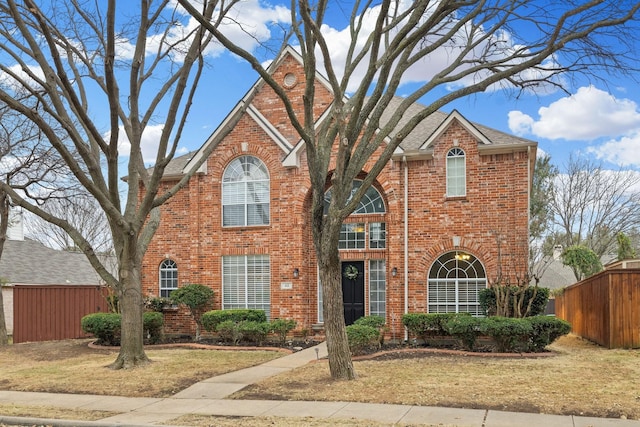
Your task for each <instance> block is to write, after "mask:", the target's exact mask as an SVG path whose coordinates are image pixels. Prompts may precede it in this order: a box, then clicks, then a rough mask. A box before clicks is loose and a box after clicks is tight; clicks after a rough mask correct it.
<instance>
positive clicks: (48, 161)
mask: <svg viewBox="0 0 640 427" xmlns="http://www.w3.org/2000/svg"><path fill="white" fill-rule="evenodd" d="M42 138H43V135H42V133H41V132H40V130H39V129H38V128H37V127H36V126H34V125H33V123H31V122H30V121H28V120H26V118H25V117H23V116H21V115H19V114H15V113H14V112H13V111H11V110H10V109H8V108H5V107H4V106H2V107H1V108H0V182H1V183H3V184H6V185H7V186H9V187H12V188H17V189H21V192H24V191H25V189H27V188H30V189H31V190H34V189H37V194H39V195H38V196H36V195H35V194H34V198H35V199H36V200H42V197H46V195H47V194H48V195H51V194H52V192H51V191H49V189H50V188H51V186H52V185H53V186H54V187H57V186H58V185H59V184H57V183H56V181H57V180H58V177H60V176H62V175H66V173H64V170H65V168H64V163H63V162H62V161H61V160H60V157H58V156H56V155H55V153H52V150H51V148H49V147H47V146H46V145H45V144H43V141H42ZM11 204H12V203H11V197H10V195H9V194H8V193H7V192H6V191H5V187H0V258H1V257H2V253H3V251H4V244H5V242H6V240H7V230H8V228H9V225H10V222H11V220H12V218H11ZM0 280H2V278H0ZM7 343H8V336H7V325H6V322H5V317H4V301H3V296H2V292H1V289H0V345H6V344H7Z"/></svg>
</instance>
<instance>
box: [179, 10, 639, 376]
mask: <svg viewBox="0 0 640 427" xmlns="http://www.w3.org/2000/svg"><path fill="white" fill-rule="evenodd" d="M179 2H180V4H181V5H182V6H183V7H185V8H186V9H187V10H188V11H189V12H190V13H191V14H192V15H193V16H195V17H197V18H198V20H199V22H200V23H201V24H203V25H205V26H206V27H207V29H208V30H209V31H210V32H211V33H212V34H214V35H215V37H216V39H217V40H218V41H219V42H220V43H222V44H223V45H224V46H226V47H227V48H228V49H229V50H231V51H232V52H233V53H235V54H237V55H238V56H240V57H242V58H244V59H245V60H246V61H248V62H249V63H250V64H251V66H252V67H253V68H254V69H255V70H256V71H257V72H258V73H259V75H260V77H261V78H262V79H263V80H264V81H265V82H266V84H268V85H269V86H270V87H271V88H273V90H274V91H275V92H276V93H277V94H278V96H279V97H280V99H281V100H282V103H283V104H284V107H285V108H286V111H287V112H288V114H289V119H290V121H291V123H292V125H293V126H294V127H295V129H296V131H297V132H298V133H299V135H300V138H301V139H302V140H303V141H304V144H305V148H306V155H307V163H308V167H309V173H310V179H311V187H312V193H313V194H312V208H311V210H312V212H311V216H312V229H313V239H314V244H315V251H316V254H317V260H318V264H319V270H320V280H321V281H322V285H323V304H324V307H323V308H324V316H325V317H324V318H325V331H326V337H327V347H328V351H329V365H330V371H331V375H332V377H333V378H344V379H352V378H354V377H355V372H354V370H353V364H352V362H351V357H350V354H349V347H348V343H347V337H346V333H345V325H344V319H343V308H342V293H341V286H340V277H341V271H340V259H339V253H338V240H339V235H340V228H341V225H342V222H343V220H344V219H345V218H346V217H347V216H348V215H349V214H350V213H351V212H352V211H353V210H354V208H355V207H356V206H358V203H359V201H360V199H361V198H362V196H363V195H364V194H365V192H366V191H367V189H368V188H369V187H370V185H371V184H372V182H373V181H374V180H375V179H376V176H377V175H378V174H379V173H380V171H381V170H382V168H383V167H384V166H385V164H386V163H387V162H388V161H389V159H390V158H391V155H392V154H393V152H394V150H396V148H397V147H398V145H399V144H400V142H401V141H402V140H403V138H404V137H405V136H406V135H408V134H409V132H411V130H412V129H414V128H415V127H416V125H417V124H418V123H420V122H421V121H422V120H423V119H424V118H425V117H427V116H429V115H430V114H432V113H434V112H435V111H437V110H438V109H440V108H442V107H444V106H445V105H447V104H448V103H450V102H451V101H453V100H455V99H458V98H461V97H465V96H468V95H471V94H474V93H478V92H482V91H485V90H488V89H494V88H498V87H503V88H510V89H515V90H516V91H517V90H536V89H537V88H540V87H548V86H549V85H551V86H554V85H559V82H560V80H559V79H558V77H559V76H560V75H562V74H564V73H567V72H570V71H581V72H584V73H597V70H598V69H601V68H602V67H603V66H619V67H620V69H624V67H622V65H623V64H624V65H625V66H628V64H626V62H630V61H631V60H632V58H633V54H632V52H631V51H630V50H628V49H631V47H630V45H629V40H631V39H630V37H633V28H632V26H631V25H630V23H631V21H632V20H633V19H634V18H635V16H636V13H637V11H638V8H639V7H640V5H639V4H637V3H635V2H630V1H622V2H619V1H615V2H614V1H612V0H610V1H587V2H584V1H579V2H578V1H571V0H570V1H566V2H562V3H561V4H560V3H558V4H555V5H553V6H550V5H549V4H547V3H544V4H543V3H541V4H532V3H531V2H520V1H506V0H493V1H477V2H476V1H474V2H466V1H437V2H434V1H429V0H417V1H414V2H403V1H380V2H371V1H365V2H362V1H357V0H356V1H354V2H353V7H352V9H351V12H350V13H349V12H347V13H344V11H343V9H340V11H341V12H342V13H343V14H345V15H348V17H347V18H346V19H347V20H348V23H347V31H348V32H349V34H350V36H351V39H350V40H349V41H347V42H346V44H343V45H341V46H339V50H340V52H346V55H345V57H344V59H343V58H342V57H341V59H340V62H338V61H335V60H334V59H332V58H333V57H334V56H335V52H336V50H334V49H332V46H331V45H330V39H329V38H327V37H326V36H325V34H324V33H323V28H324V24H325V18H326V17H327V16H328V15H329V13H330V12H331V11H330V10H329V9H330V7H331V6H332V5H333V4H332V2H329V1H326V0H320V1H317V2H309V1H307V0H299V1H295V2H294V1H292V2H291V7H292V10H291V16H292V19H291V21H292V25H291V27H290V29H289V30H290V33H289V34H290V36H291V38H290V39H287V40H285V42H290V43H293V44H296V45H297V46H298V50H299V52H300V54H301V56H302V58H303V62H304V67H305V72H306V81H305V84H306V86H305V89H304V95H303V97H302V99H303V110H304V111H302V112H300V113H298V112H297V111H296V109H295V108H294V105H295V103H294V101H295V102H298V100H292V99H289V98H288V97H287V94H286V92H285V91H284V90H283V88H282V87H281V86H280V84H279V82H277V81H275V80H274V79H273V78H272V77H271V76H270V75H269V73H268V72H267V70H266V69H265V68H264V67H263V65H262V63H261V62H260V61H259V60H258V59H257V58H256V57H254V56H252V55H251V53H249V52H247V51H246V50H244V49H242V48H241V47H240V46H238V45H237V44H234V43H233V42H232V41H231V40H229V39H228V38H227V37H225V36H224V34H222V33H221V32H220V31H219V29H217V28H215V26H214V25H210V24H209V22H208V20H207V19H206V17H203V16H202V14H201V13H200V12H199V11H198V10H197V9H196V8H195V7H194V6H193V4H192V2H191V1H189V0H179ZM208 3H209V2H207V1H206V0H205V1H204V4H205V5H206V4H208ZM333 12H337V11H336V10H333ZM523 28H531V29H532V31H530V32H527V31H522V29H523ZM511 36H513V37H517V38H518V40H517V42H516V41H514V40H513V39H512V38H511ZM527 36H530V37H531V38H527ZM611 46H620V49H619V50H618V51H617V53H616V52H613V51H610V50H608V47H611ZM443 57H444V58H446V60H444V61H441V60H440V59H441V58H443ZM425 62H430V63H439V64H441V66H440V68H439V69H438V70H435V71H434V72H433V73H431V74H429V75H427V76H424V75H423V76H420V77H416V74H417V73H414V74H413V75H411V73H412V72H413V71H415V70H416V69H417V67H418V66H419V65H420V64H424V63H425ZM320 66H321V67H322V68H323V69H324V73H325V74H326V78H327V80H328V82H329V85H330V87H331V89H332V91H333V96H334V101H333V103H332V104H331V105H330V106H329V107H328V110H327V111H323V112H322V117H323V120H318V118H319V117H318V113H317V112H316V111H314V107H315V102H314V101H315V86H314V82H315V79H316V77H317V73H318V68H320ZM425 77H426V78H425ZM407 79H410V80H412V81H413V82H415V81H416V80H420V79H422V82H421V83H416V84H415V86H413V88H412V89H405V91H404V93H407V92H409V93H408V95H407V96H406V98H405V99H404V101H403V102H402V103H401V104H400V105H399V107H398V108H397V109H396V110H395V111H393V112H392V113H391V114H390V112H389V111H387V108H386V107H387V105H388V104H389V101H390V100H391V99H392V97H393V96H395V95H396V93H397V92H398V88H399V87H400V85H401V83H403V82H404V81H405V80H407ZM441 89H444V94H443V95H442V93H443V92H439V90H441ZM347 95H349V96H347ZM429 95H430V96H429ZM419 99H422V100H425V99H426V100H427V105H426V108H424V109H423V110H421V111H420V112H418V113H417V114H415V115H413V116H406V114H407V111H408V109H409V107H410V106H411V105H412V104H414V103H415V102H416V101H418V100H419ZM401 119H404V120H403V122H402V125H399V123H400V120H401ZM392 131H393V133H392ZM390 135H393V136H390ZM333 160H335V161H333ZM365 164H367V169H366V170H367V171H368V174H367V175H366V177H365V178H364V180H363V182H362V185H361V186H360V188H359V189H358V190H357V191H356V192H355V194H352V191H351V190H352V183H353V180H354V179H355V178H356V176H358V175H359V174H361V173H362V171H363V170H364V166H365ZM329 186H330V187H331V196H332V197H331V202H330V207H329V209H328V211H327V213H326V215H325V212H324V210H323V204H324V200H325V192H326V191H327V189H328V187H329Z"/></svg>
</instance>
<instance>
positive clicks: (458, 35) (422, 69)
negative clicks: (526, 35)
mask: <svg viewBox="0 0 640 427" xmlns="http://www.w3.org/2000/svg"><path fill="white" fill-rule="evenodd" d="M395 4H397V7H398V8H399V10H400V12H403V11H405V10H407V9H409V8H410V7H412V5H413V2H412V1H408V0H401V1H399V2H397V3H395ZM438 6H439V4H438V2H434V4H433V5H431V6H429V9H427V11H426V13H425V14H424V16H423V18H422V19H423V20H427V19H429V17H430V15H431V13H432V11H434V10H435V9H436V8H437V7H438ZM380 9H381V7H380V6H375V7H372V8H369V9H367V10H366V11H365V12H364V13H363V14H362V16H363V18H362V21H361V22H362V28H361V29H360V31H359V32H358V34H357V37H358V40H357V41H356V44H355V45H356V49H355V52H356V54H357V53H358V51H359V50H361V49H362V47H363V46H364V45H365V42H366V41H367V38H368V37H369V36H370V34H371V32H372V31H373V30H374V28H375V23H376V20H377V18H378V14H379V13H380ZM447 19H449V20H448V21H447V20H443V21H441V23H440V25H441V27H440V28H433V29H432V35H430V36H427V37H426V38H425V40H424V41H423V43H425V44H428V43H430V42H432V43H434V44H435V43H436V41H437V42H440V41H441V40H442V34H447V33H448V32H449V31H451V30H452V29H453V28H454V27H455V26H456V25H458V24H459V21H458V20H457V19H456V18H455V17H453V16H450V17H448V18H447ZM351 31H352V28H351V27H349V26H346V27H345V28H343V29H339V28H332V27H330V26H328V25H323V27H322V33H323V35H324V37H325V38H326V40H327V44H328V46H329V51H330V52H331V63H332V66H333V69H334V71H335V72H336V74H337V76H338V78H341V77H342V76H343V74H344V70H345V66H346V64H345V62H346V58H347V53H348V49H349V45H350V44H351ZM395 33H397V30H395ZM389 36H390V37H393V36H394V32H393V31H391V32H389ZM470 37H471V38H473V39H474V43H477V45H476V46H475V47H474V49H472V51H471V52H468V53H466V54H465V57H464V61H465V63H461V64H460V65H459V66H458V67H457V68H456V69H455V70H451V71H449V73H448V75H449V76H451V75H455V74H461V77H460V78H458V79H457V80H455V81H452V82H449V83H447V84H446V89H447V90H455V89H459V88H461V87H466V86H469V85H472V84H475V83H477V82H478V81H481V80H483V79H485V78H486V77H487V76H488V75H489V74H490V71H488V70H480V71H478V72H474V73H469V74H466V73H465V69H468V68H470V67H473V66H476V65H478V62H477V61H476V59H477V58H481V57H482V58H485V59H495V60H503V59H504V58H508V57H511V58H512V59H511V60H510V62H509V65H507V66H513V65H515V64H516V63H518V62H520V61H521V60H518V59H517V58H518V57H522V56H526V55H527V54H529V53H530V52H528V50H526V49H524V50H523V46H521V45H518V44H517V42H516V41H515V40H514V38H513V37H512V34H511V33H509V32H508V31H506V30H500V31H497V32H495V33H493V34H487V33H486V32H483V29H482V27H479V26H475V25H473V24H472V23H466V24H464V25H462V26H461V28H459V29H457V30H456V32H455V34H454V35H453V36H452V37H451V38H450V39H449V40H448V41H447V42H445V43H443V44H442V46H440V47H438V48H437V49H435V50H434V51H433V52H431V53H430V54H428V55H427V56H425V57H424V58H422V59H421V60H419V61H418V62H416V63H415V64H414V65H412V66H411V67H410V68H409V69H408V70H407V71H406V72H405V73H404V75H403V76H402V84H409V83H424V82H427V81H429V80H431V79H432V78H434V77H435V76H436V74H437V73H440V72H442V70H444V69H446V68H447V67H449V66H450V65H451V64H452V61H454V60H456V61H457V60H458V59H459V57H460V56H461V55H462V53H463V52H464V50H465V49H466V48H468V46H469V45H470V44H471V42H470V41H469V38H470ZM383 54H384V51H382V52H381V53H380V55H383ZM317 57H318V64H319V67H323V63H322V62H323V58H322V57H321V55H320V52H319V51H318V52H317ZM368 58H369V56H368V55H365V59H368ZM514 58H515V59H514ZM557 68H558V64H557V62H556V59H555V58H554V57H553V56H550V57H549V58H547V60H546V61H544V62H543V63H542V64H540V65H539V66H538V67H536V68H530V69H527V70H524V71H522V72H521V73H519V74H518V75H516V76H513V77H512V79H513V80H520V81H529V80H533V81H539V82H541V83H539V84H538V85H537V87H535V92H536V93H550V92H552V91H555V90H556V87H555V86H552V85H548V84H546V83H544V80H545V79H547V78H551V79H554V80H555V81H556V82H558V81H560V77H557V76H556V77H550V76H551V75H552V74H553V73H554V71H553V70H555V69H557ZM321 69H323V68H321ZM365 72H366V65H359V66H358V67H357V68H356V69H355V71H354V72H353V75H352V77H351V78H350V81H349V85H348V91H349V92H353V91H354V90H355V89H356V88H357V87H358V85H359V84H360V82H361V80H362V77H363V76H364V73H365ZM505 87H508V88H512V87H513V85H512V84H511V83H509V82H506V81H502V82H498V83H496V84H494V85H491V86H490V87H489V88H488V89H487V91H495V90H498V89H501V88H505Z"/></svg>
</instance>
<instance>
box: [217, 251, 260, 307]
mask: <svg viewBox="0 0 640 427" xmlns="http://www.w3.org/2000/svg"><path fill="white" fill-rule="evenodd" d="M232 308H251V309H259V310H264V312H265V313H266V315H267V318H269V315H270V311H271V267H270V260H269V255H240V256H223V257H222V309H223V310H225V309H232Z"/></svg>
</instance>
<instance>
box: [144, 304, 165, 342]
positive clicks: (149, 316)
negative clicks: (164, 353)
mask: <svg viewBox="0 0 640 427" xmlns="http://www.w3.org/2000/svg"><path fill="white" fill-rule="evenodd" d="M142 322H143V325H144V330H145V331H147V339H148V341H149V343H150V344H157V343H159V342H162V338H163V336H162V335H163V334H162V327H163V326H164V317H163V316H162V313H158V312H155V311H147V312H145V313H143V315H142Z"/></svg>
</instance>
